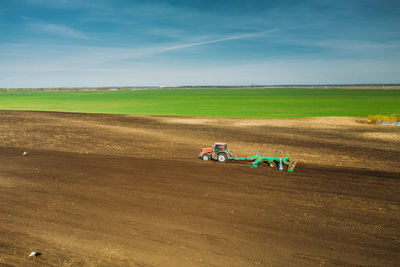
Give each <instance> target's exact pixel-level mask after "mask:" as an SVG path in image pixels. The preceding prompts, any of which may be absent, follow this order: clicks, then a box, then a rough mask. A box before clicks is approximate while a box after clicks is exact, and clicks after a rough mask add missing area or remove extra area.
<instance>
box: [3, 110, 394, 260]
mask: <svg viewBox="0 0 400 267" xmlns="http://www.w3.org/2000/svg"><path fill="white" fill-rule="evenodd" d="M216 141H220V142H228V143H229V146H230V148H231V150H233V151H234V152H235V153H236V154H237V156H248V155H253V154H256V153H258V154H260V155H266V156H284V155H290V156H292V157H293V158H295V159H296V160H297V161H298V165H297V167H296V169H295V171H294V172H293V173H289V172H279V171H277V170H276V169H273V168H268V167H259V168H256V169H252V168H250V164H249V163H232V162H231V163H217V162H204V161H201V160H199V159H197V156H198V153H199V151H200V149H201V147H204V146H209V145H211V144H212V143H214V142H216ZM21 149H25V150H26V151H28V152H29V154H28V155H27V156H22V155H21V154H20V151H21ZM399 159H400V127H395V126H377V125H370V124H367V123H365V122H364V120H362V119H357V118H350V117H349V118H314V119H311V118H310V119H268V120H267V119H218V118H194V117H161V116H132V115H104V114H78V113H52V112H22V111H0V203H1V205H0V266H299V265H303V266H324V265H326V266H343V265H353V266H360V265H361V266H362V265H364V266H367V265H368V266H395V265H398V263H399V262H400V225H399V221H400V164H399ZM33 250H36V251H40V252H42V253H43V255H42V256H41V257H39V258H37V259H29V258H28V257H27V256H28V255H29V253H30V252H31V251H33Z"/></svg>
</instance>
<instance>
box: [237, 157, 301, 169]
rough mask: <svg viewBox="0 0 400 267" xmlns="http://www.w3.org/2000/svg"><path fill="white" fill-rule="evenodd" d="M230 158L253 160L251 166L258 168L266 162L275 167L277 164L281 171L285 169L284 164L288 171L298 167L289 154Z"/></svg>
mask: <svg viewBox="0 0 400 267" xmlns="http://www.w3.org/2000/svg"><path fill="white" fill-rule="evenodd" d="M229 159H230V160H232V161H250V162H253V165H252V166H251V167H252V168H257V167H258V166H259V165H262V164H263V163H265V164H266V165H267V166H269V167H274V166H275V164H276V165H277V167H278V169H279V171H283V170H284V166H286V171H288V172H292V171H293V170H294V168H295V167H296V162H295V161H294V160H291V159H290V158H289V156H286V157H280V158H275V157H264V156H260V155H258V154H257V155H255V156H250V157H247V158H237V157H231V158H229Z"/></svg>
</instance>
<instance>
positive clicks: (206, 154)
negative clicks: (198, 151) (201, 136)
mask: <svg viewBox="0 0 400 267" xmlns="http://www.w3.org/2000/svg"><path fill="white" fill-rule="evenodd" d="M201 159H202V160H204V161H207V160H210V159H211V155H210V154H209V153H205V154H203V156H201Z"/></svg>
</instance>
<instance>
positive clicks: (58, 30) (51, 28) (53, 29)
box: [28, 22, 90, 39]
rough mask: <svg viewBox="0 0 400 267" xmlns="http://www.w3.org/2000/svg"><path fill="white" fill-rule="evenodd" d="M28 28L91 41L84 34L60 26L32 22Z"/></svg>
mask: <svg viewBox="0 0 400 267" xmlns="http://www.w3.org/2000/svg"><path fill="white" fill-rule="evenodd" d="M28 28H30V29H32V30H34V31H38V32H41V33H47V34H52V35H57V36H61V37H67V38H74V39H90V38H89V37H88V36H87V35H86V34H84V33H83V32H81V31H78V30H75V29H73V28H71V27H68V26H65V25H60V24H53V23H44V22H31V23H29V24H28Z"/></svg>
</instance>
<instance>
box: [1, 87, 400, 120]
mask: <svg viewBox="0 0 400 267" xmlns="http://www.w3.org/2000/svg"><path fill="white" fill-rule="evenodd" d="M0 109H1V110H41V111H67V112H87V113H114V114H144V115H174V116H207V117H237V118H244V117H245V118H298V117H325V116H358V117H366V116H368V115H372V114H382V115H390V114H400V90H371V89H369V90H359V89H354V90H350V89H346V90H343V89H293V88H290V89H289V88H282V89H277V88H274V89H236V88H235V89H225V88H224V89H216V88H214V89H212V88H208V89H203V88H202V89H158V90H136V91H130V90H121V91H92V92H3V93H0Z"/></svg>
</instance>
